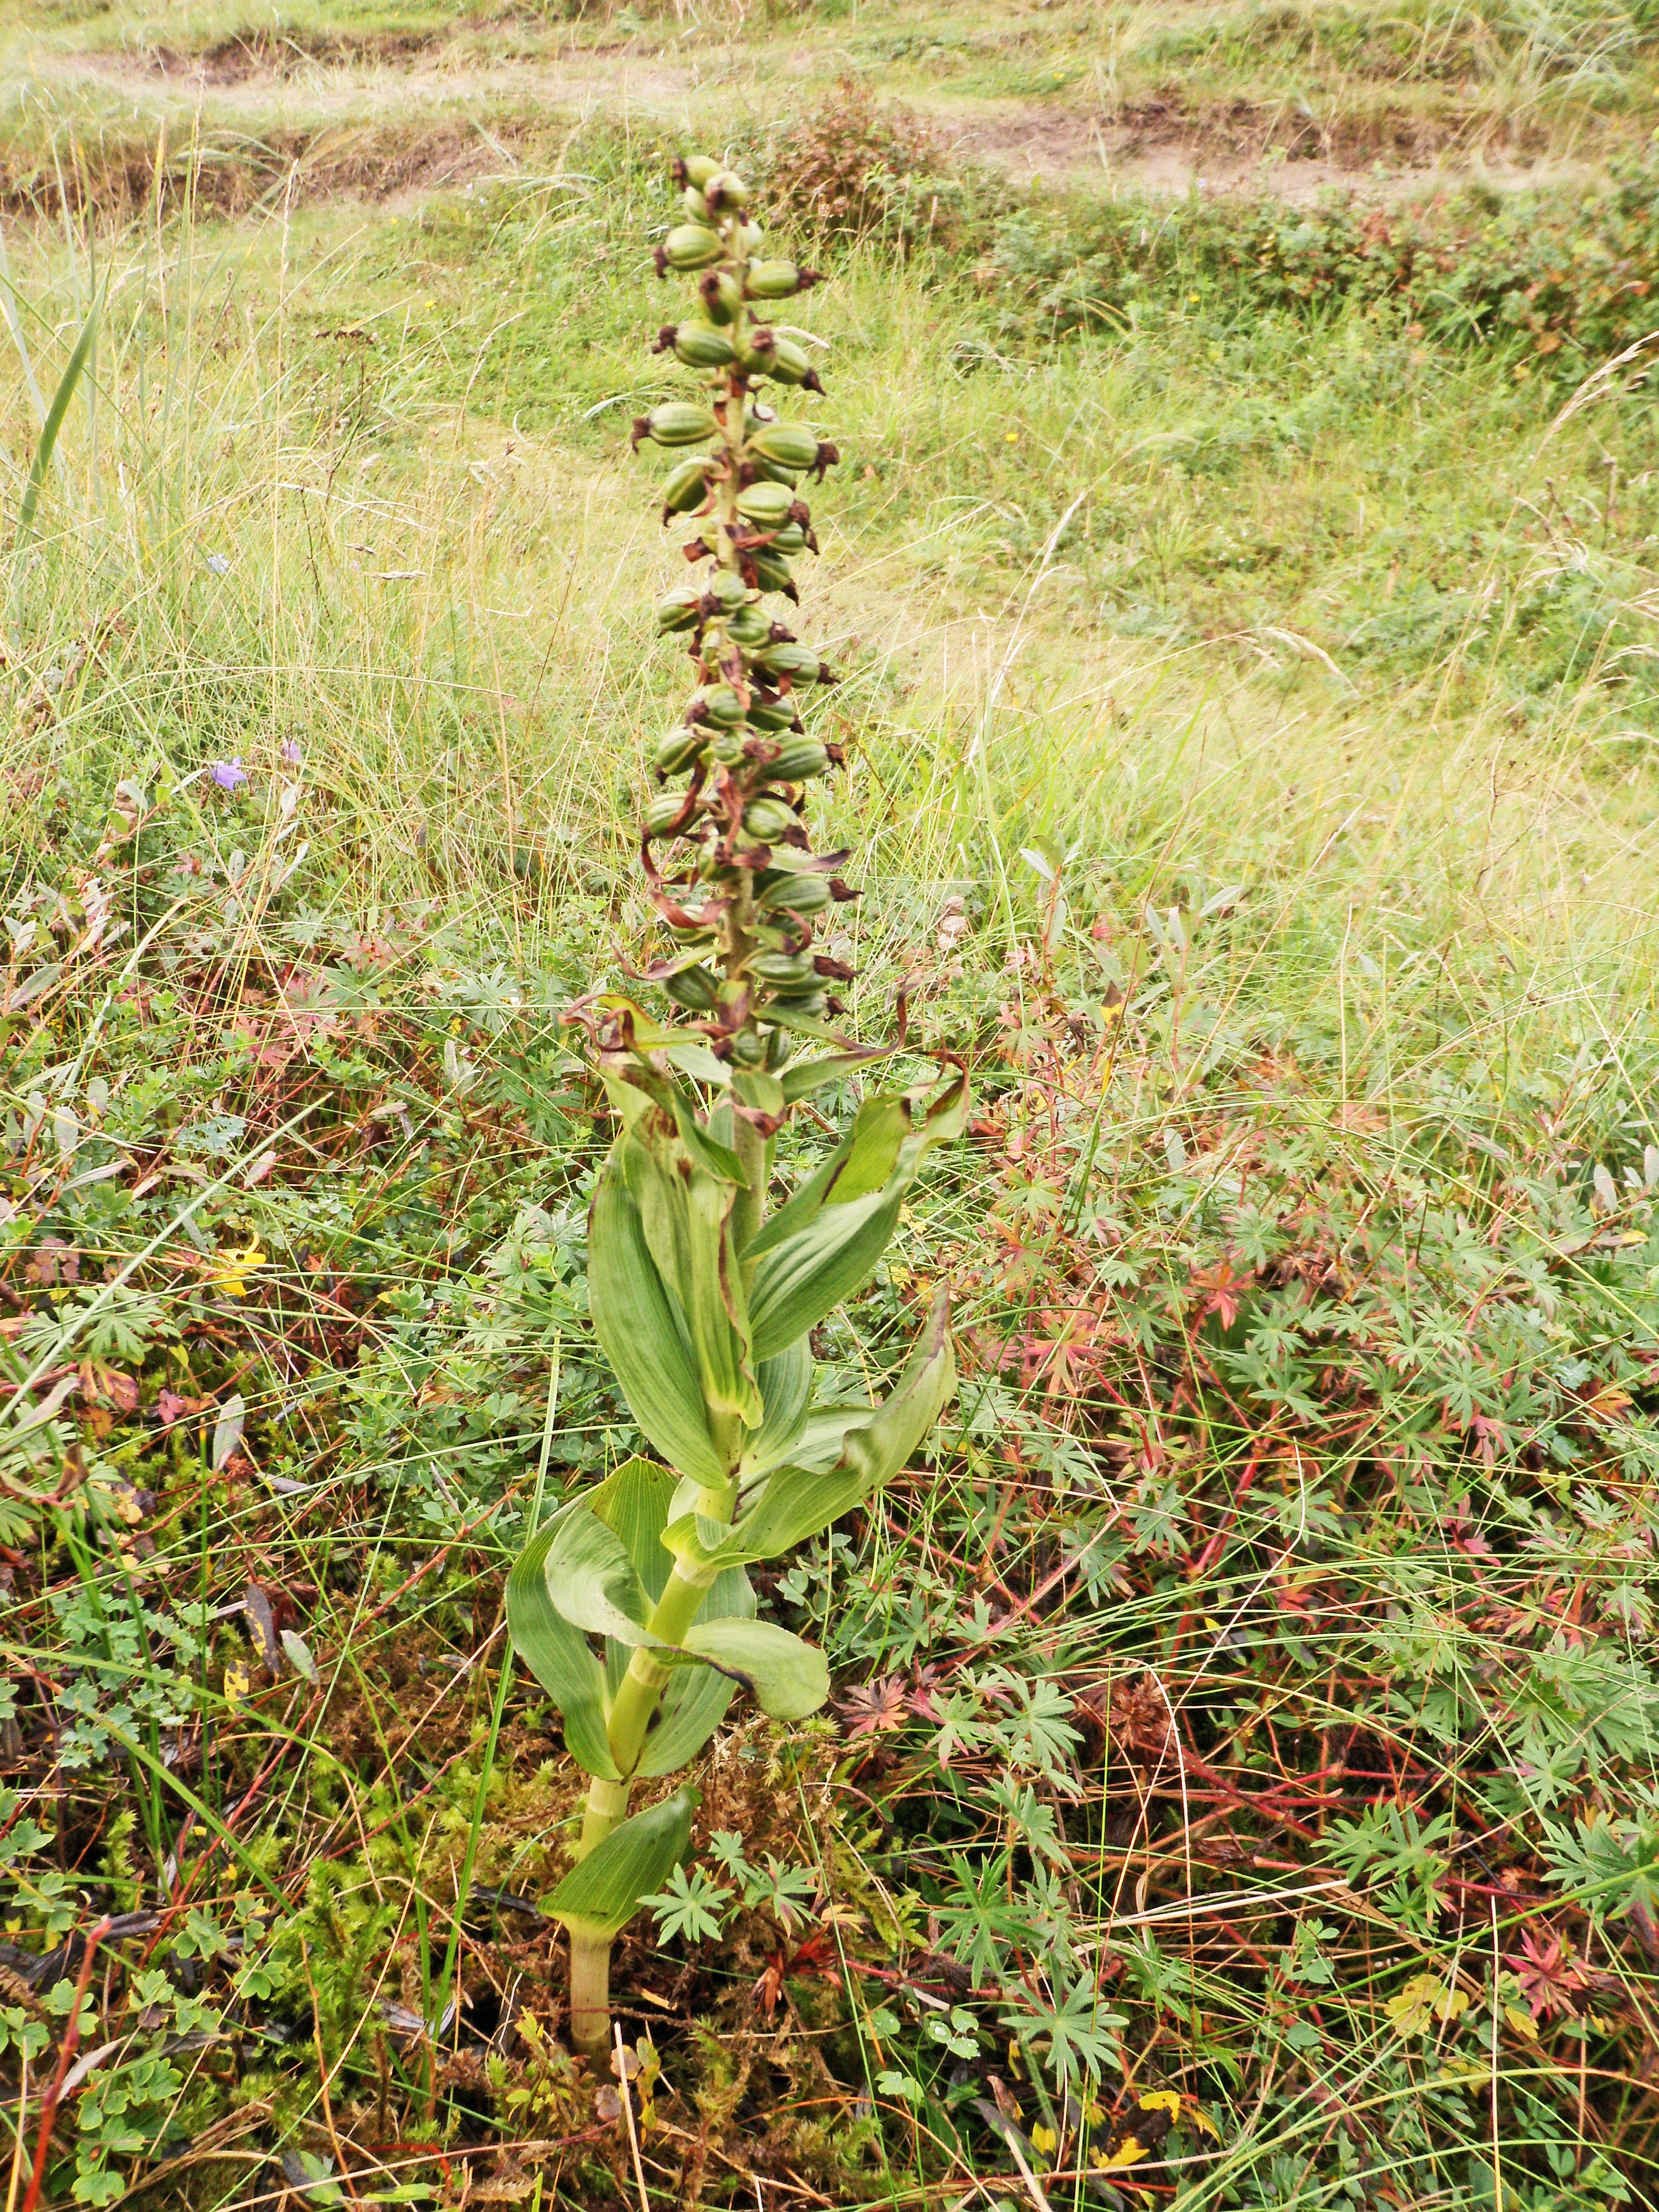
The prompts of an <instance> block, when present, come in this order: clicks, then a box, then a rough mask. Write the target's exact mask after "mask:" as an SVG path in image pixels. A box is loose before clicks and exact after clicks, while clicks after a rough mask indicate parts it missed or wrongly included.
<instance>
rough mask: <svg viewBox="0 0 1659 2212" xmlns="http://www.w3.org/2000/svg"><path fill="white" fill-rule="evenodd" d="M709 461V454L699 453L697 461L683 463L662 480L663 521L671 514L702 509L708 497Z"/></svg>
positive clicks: (687, 512)
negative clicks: (695, 508) (696, 508)
mask: <svg viewBox="0 0 1659 2212" xmlns="http://www.w3.org/2000/svg"><path fill="white" fill-rule="evenodd" d="M708 469H709V460H708V454H707V453H699V454H698V455H697V457H696V459H695V460H691V461H681V462H679V463H678V464H677V465H676V466H674V467H673V468H671V469H670V471H668V474H667V475H666V476H665V477H664V478H663V480H662V519H663V520H664V521H665V522H666V521H667V520H668V518H669V516H670V515H671V514H690V512H691V510H692V508H693V507H701V506H702V502H703V501H704V500H705V499H706V498H707V497H708Z"/></svg>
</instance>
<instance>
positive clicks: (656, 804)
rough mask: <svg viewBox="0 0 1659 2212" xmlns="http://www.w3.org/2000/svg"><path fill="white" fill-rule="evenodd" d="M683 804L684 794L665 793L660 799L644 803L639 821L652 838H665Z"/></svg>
mask: <svg viewBox="0 0 1659 2212" xmlns="http://www.w3.org/2000/svg"><path fill="white" fill-rule="evenodd" d="M684 804H685V794H684V793H683V792H678V791H665V792H664V793H662V794H661V795H660V797H659V798H656V799H647V801H646V805H645V812H644V814H643V815H642V816H641V821H642V822H643V823H644V825H645V828H646V829H647V831H648V832H649V833H650V835H651V836H653V837H665V836H667V834H668V832H669V831H670V830H671V829H672V828H673V826H674V823H676V821H677V820H678V817H679V812H680V809H681V808H682V807H683V806H684Z"/></svg>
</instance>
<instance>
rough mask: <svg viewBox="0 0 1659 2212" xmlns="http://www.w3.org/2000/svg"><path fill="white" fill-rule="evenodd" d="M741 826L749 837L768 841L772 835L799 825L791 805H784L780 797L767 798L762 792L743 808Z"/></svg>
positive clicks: (782, 834)
mask: <svg viewBox="0 0 1659 2212" xmlns="http://www.w3.org/2000/svg"><path fill="white" fill-rule="evenodd" d="M743 826H744V829H746V830H747V831H748V832H749V835H750V836H751V837H759V838H761V839H763V840H764V841H766V842H770V841H771V839H773V838H774V837H781V836H784V835H785V834H786V832H787V831H788V830H791V829H795V828H797V827H798V826H799V825H798V824H797V823H796V820H795V810H794V808H793V806H786V805H784V803H783V801H782V799H771V798H769V797H767V796H766V794H765V793H762V795H761V797H760V798H758V799H750V802H749V804H748V805H747V806H745V807H744V810H743Z"/></svg>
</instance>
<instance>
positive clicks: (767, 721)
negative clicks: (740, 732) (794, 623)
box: [749, 624, 795, 730]
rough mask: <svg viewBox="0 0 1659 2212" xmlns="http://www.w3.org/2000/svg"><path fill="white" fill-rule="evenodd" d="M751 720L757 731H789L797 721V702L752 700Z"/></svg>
mask: <svg viewBox="0 0 1659 2212" xmlns="http://www.w3.org/2000/svg"><path fill="white" fill-rule="evenodd" d="M768 628H770V624H769V625H768ZM749 719H750V721H751V722H752V723H753V724H754V726H755V727H756V728H757V730H787V729H789V728H790V727H792V726H793V722H794V720H795V702H794V701H793V699H751V700H750V702H749Z"/></svg>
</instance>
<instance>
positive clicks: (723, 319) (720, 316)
mask: <svg viewBox="0 0 1659 2212" xmlns="http://www.w3.org/2000/svg"><path fill="white" fill-rule="evenodd" d="M697 290H698V291H699V293H700V294H701V295H702V311H703V313H704V314H705V315H707V316H708V319H709V321H710V322H711V323H730V322H735V321H736V319H737V317H738V311H739V310H740V309H741V307H742V306H743V294H742V293H741V292H740V291H739V290H738V280H737V278H736V277H735V276H732V275H731V274H730V273H729V272H728V271H727V270H724V269H711V270H709V272H708V275H707V276H705V277H703V279H702V282H701V283H699V284H698V286H697Z"/></svg>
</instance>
